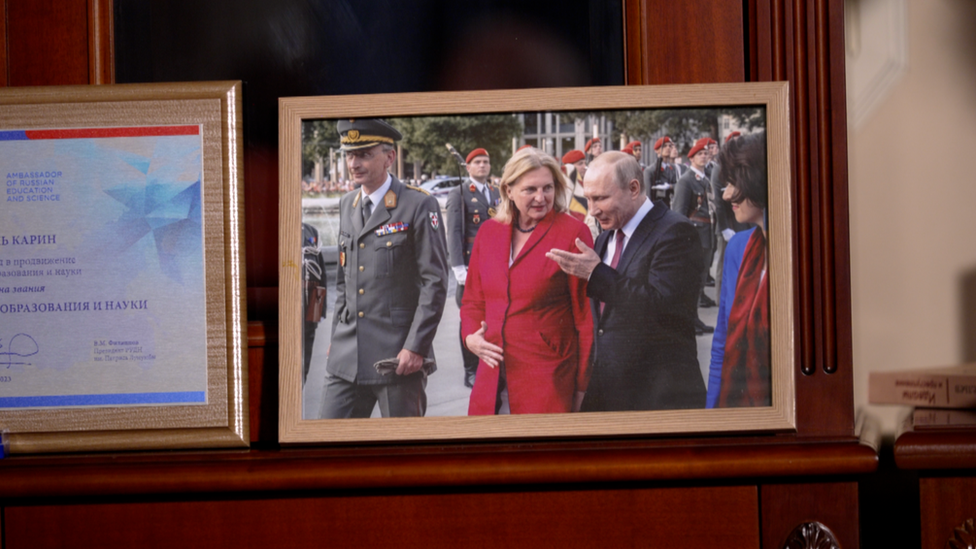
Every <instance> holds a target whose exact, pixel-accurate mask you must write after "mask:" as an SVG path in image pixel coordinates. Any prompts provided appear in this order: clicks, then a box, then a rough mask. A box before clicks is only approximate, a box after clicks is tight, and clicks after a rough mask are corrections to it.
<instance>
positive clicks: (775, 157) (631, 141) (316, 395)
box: [279, 83, 796, 444]
mask: <svg viewBox="0 0 976 549" xmlns="http://www.w3.org/2000/svg"><path fill="white" fill-rule="evenodd" d="M279 126H280V133H279V136H280V137H279V139H280V197H281V200H280V209H281V210H280V223H281V225H280V228H279V249H280V256H281V262H280V273H281V278H280V353H281V354H280V368H281V370H280V416H279V420H280V425H279V439H280V441H281V442H282V443H296V444H298V443H361V442H396V441H445V440H452V441H490V440H518V439H547V438H550V439H551V438H560V439H566V438H582V437H628V436H647V435H674V434H729V433H773V432H791V431H793V430H795V425H796V422H795V412H794V407H795V393H794V379H793V375H794V371H795V368H794V361H795V353H794V333H795V324H794V311H793V303H794V297H793V295H794V294H793V292H794V288H793V285H794V272H793V259H792V258H793V248H792V246H793V244H792V242H793V234H792V231H793V220H792V218H791V215H792V214H791V212H792V210H793V197H792V191H791V180H790V177H791V176H790V173H791V171H790V131H789V99H788V90H787V84H786V83H748V84H707V85H675V86H627V87H591V88H566V89H526V90H506V91H479V92H448V93H417V94H379V95H362V96H336V97H294V98H282V99H280V102H279ZM723 159H724V161H723ZM634 160H636V162H635V161H634ZM377 167H378V168H377ZM377 170H379V171H377ZM520 170H521V171H520ZM526 170H527V171H526ZM557 171H558V172H559V173H560V174H562V175H558V174H557V173H556V172H557ZM533 174H543V175H540V176H539V177H542V180H541V181H542V182H541V183H538V184H535V183H533V182H534V181H535V179H533V178H531V177H530V176H531V175H533ZM628 174H629V175H628ZM384 179H385V182H384ZM560 181H562V182H564V183H560ZM608 182H615V183H616V185H611V184H610V183H608ZM618 192H619V193H623V194H618ZM384 193H385V194H384ZM526 193H537V194H538V196H537V197H536V198H532V197H530V195H529V194H526ZM547 193H548V194H547ZM627 193H629V194H627ZM546 197H548V198H546ZM482 210H484V211H482ZM723 210H724V212H723ZM723 215H724V216H725V217H724V218H723V217H722V216H723ZM571 218H572V219H571ZM722 219H724V221H720V220H722ZM628 220H633V222H632V223H631V225H627V224H626V223H627V222H628ZM730 220H731V221H730ZM516 228H517V229H518V231H515V229H516ZM536 228H540V229H539V231H538V232H536V233H534V234H533V233H532V231H534V230H535V229H536ZM616 229H620V230H619V231H618V230H616ZM618 234H619V235H623V236H620V237H619V238H618V236H617V235H618ZM520 235H521V236H520ZM557 235H561V236H558V238H557ZM566 235H570V236H571V237H572V238H568V237H566ZM575 238H579V239H580V244H575V243H574V242H575V240H574V239H575ZM559 239H562V240H559ZM618 239H619V240H620V242H621V244H620V248H619V249H618V251H617V252H616V255H617V257H616V258H613V256H614V255H615V254H614V253H613V251H614V246H616V245H617V244H615V243H616V242H617V240H618ZM591 246H592V247H591ZM725 250H730V253H729V254H725ZM557 251H559V252H564V253H563V255H559V254H558V253H557ZM726 255H728V256H729V257H725V256H726ZM557 256H558V257H559V258H561V259H560V260H558V261H557ZM591 258H593V259H592V260H591ZM618 261H619V263H618ZM530 265H531V266H530ZM574 265H577V267H574ZM520 266H521V268H520ZM573 269H579V270H575V271H574V270H573ZM725 270H728V271H729V272H730V273H732V274H731V275H726V276H724V277H723V275H722V273H723V271H725ZM459 289H460V291H459ZM554 296H558V297H554ZM560 315H561V316H560ZM569 326H572V327H571V328H570V327H569ZM462 335H463V336H464V340H463V342H462ZM465 352H470V353H471V354H472V355H473V356H474V360H473V364H474V367H473V368H471V366H470V365H471V362H470V358H471V357H470V356H469V357H468V360H469V363H468V364H469V366H467V368H468V369H466V366H465V360H466V359H465V356H464V354H465ZM493 353H494V354H493ZM553 356H556V357H557V358H553ZM421 362H422V366H421ZM410 378H413V379H414V381H410V382H408V381H407V380H408V379H410ZM472 385H473V387H472ZM405 395H409V396H405ZM567 412H568V413H567ZM573 412H579V413H573Z"/></svg>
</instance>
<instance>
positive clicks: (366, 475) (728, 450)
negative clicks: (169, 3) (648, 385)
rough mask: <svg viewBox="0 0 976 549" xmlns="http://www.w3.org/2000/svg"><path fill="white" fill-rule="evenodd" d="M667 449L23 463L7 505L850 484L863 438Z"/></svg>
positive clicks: (581, 446)
mask: <svg viewBox="0 0 976 549" xmlns="http://www.w3.org/2000/svg"><path fill="white" fill-rule="evenodd" d="M778 438H779V437H776V438H774V439H746V440H743V439H724V440H706V441H702V440H701V439H698V440H691V439H689V440H668V441H611V442H567V443H538V444H531V443H529V444H491V445H483V444H478V445H455V446H385V447H357V448H291V449H282V450H249V451H220V452H216V451H214V452H209V451H201V452H173V453H154V454H105V455H72V456H16V457H12V458H7V459H5V460H2V461H0V499H2V500H8V501H9V500H16V499H21V498H49V497H90V496H118V495H153V494H187V493H243V492H280V491H310V490H319V491H321V490H349V489H403V488H425V487H473V486H494V485H528V484H535V485H551V484H566V483H571V484H576V483H605V482H632V481H662V482H671V481H703V480H708V479H744V478H772V477H787V476H799V475H803V476H824V475H853V474H864V473H871V472H873V471H874V470H875V469H876V468H877V459H878V458H877V453H876V452H875V450H874V449H873V448H871V447H870V446H869V445H867V444H863V443H861V442H859V441H858V440H857V439H853V438H851V439H835V440H826V439H825V440H816V441H801V440H797V439H796V438H794V437H788V438H786V439H785V440H778Z"/></svg>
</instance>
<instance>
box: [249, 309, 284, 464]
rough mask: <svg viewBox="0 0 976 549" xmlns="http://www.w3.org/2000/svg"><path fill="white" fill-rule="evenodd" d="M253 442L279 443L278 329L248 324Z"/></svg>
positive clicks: (275, 326) (260, 324)
mask: <svg viewBox="0 0 976 549" xmlns="http://www.w3.org/2000/svg"><path fill="white" fill-rule="evenodd" d="M247 363H248V365H249V367H248V378H247V381H248V398H249V400H250V408H249V412H250V415H251V423H250V425H251V442H252V443H264V444H270V445H274V444H277V442H278V368H277V366H278V326H277V324H271V325H266V324H265V323H264V322H256V321H255V322H248V324H247Z"/></svg>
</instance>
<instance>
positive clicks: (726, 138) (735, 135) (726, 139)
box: [725, 132, 742, 143]
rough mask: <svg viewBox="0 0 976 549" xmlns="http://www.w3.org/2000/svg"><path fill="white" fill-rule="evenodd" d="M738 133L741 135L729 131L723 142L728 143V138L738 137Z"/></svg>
mask: <svg viewBox="0 0 976 549" xmlns="http://www.w3.org/2000/svg"><path fill="white" fill-rule="evenodd" d="M740 135H742V134H741V133H739V132H732V133H730V134H729V135H727V136H726V137H725V142H726V143H728V142H729V140H730V139H733V138H735V137H739V136H740Z"/></svg>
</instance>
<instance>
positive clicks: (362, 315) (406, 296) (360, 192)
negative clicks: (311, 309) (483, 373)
mask: <svg viewBox="0 0 976 549" xmlns="http://www.w3.org/2000/svg"><path fill="white" fill-rule="evenodd" d="M337 130H338V132H339V136H340V141H341V144H342V146H341V150H342V151H343V152H344V154H345V158H346V165H347V167H348V169H349V173H350V177H351V178H352V180H353V182H354V183H355V184H356V185H357V186H361V187H360V188H359V189H357V190H355V191H351V192H349V193H347V194H346V195H345V196H343V197H342V199H341V201H340V202H339V238H338V240H339V269H338V272H337V275H336V295H337V297H336V305H335V316H334V318H333V322H332V346H331V349H330V351H329V359H328V364H327V367H326V371H327V372H328V375H327V377H326V386H325V396H324V401H323V404H322V417H323V418H327V419H335V418H348V417H369V416H370V414H371V413H372V410H373V406H374V404H376V403H379V408H380V413H381V414H382V415H383V417H410V416H423V415H424V414H425V413H426V411H427V395H426V393H425V388H426V385H427V375H428V374H430V373H433V368H431V367H429V366H424V358H425V357H428V358H433V341H434V334H435V332H436V331H437V325H438V323H439V322H440V319H441V314H442V313H443V312H444V301H445V299H446V298H447V277H448V268H447V245H446V242H445V238H444V227H443V225H442V222H441V214H440V207H439V205H438V203H437V200H435V199H434V198H433V197H432V196H430V195H429V194H428V193H427V192H426V191H423V190H421V189H418V188H416V187H411V186H409V185H404V184H403V183H401V182H400V181H399V180H398V179H397V178H396V177H393V175H391V174H390V173H388V170H389V169H390V167H391V166H393V164H394V162H395V160H396V150H395V149H394V148H393V145H394V143H395V142H396V141H397V140H399V139H401V138H402V136H401V135H400V132H398V131H397V130H396V129H395V128H393V127H392V126H390V125H389V124H387V123H386V122H384V121H382V120H378V119H364V118H361V119H355V120H340V121H339V123H338V124H337ZM393 357H396V358H397V360H398V361H399V363H398V366H397V368H396V371H395V373H391V374H388V375H382V374H380V373H379V372H377V370H376V368H375V367H374V364H375V363H376V362H378V361H381V360H385V359H389V358H393Z"/></svg>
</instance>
